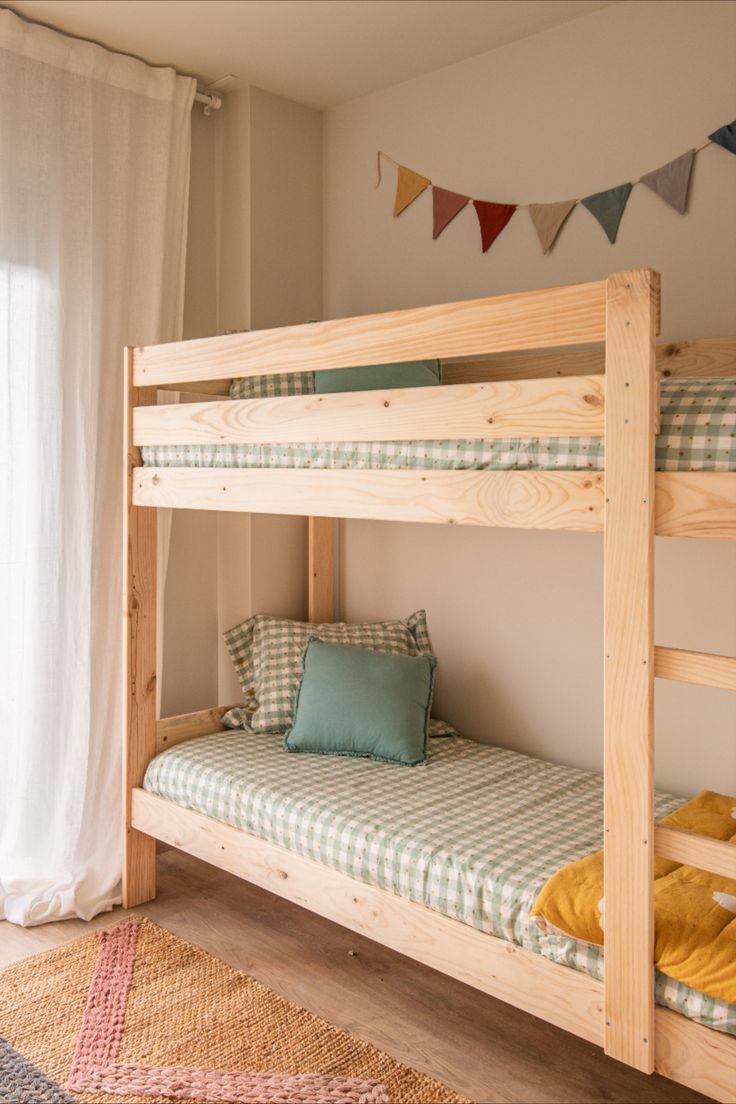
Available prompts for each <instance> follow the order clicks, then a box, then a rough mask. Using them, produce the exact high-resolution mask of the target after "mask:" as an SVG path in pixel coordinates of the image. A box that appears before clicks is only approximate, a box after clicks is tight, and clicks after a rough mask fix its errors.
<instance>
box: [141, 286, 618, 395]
mask: <svg viewBox="0 0 736 1104" xmlns="http://www.w3.org/2000/svg"><path fill="white" fill-rule="evenodd" d="M605 289H606V284H605V281H602V280H599V281H596V282H594V283H590V284H573V285H570V286H568V287H559V288H547V289H543V290H539V291H526V292H521V293H519V294H516V295H499V296H495V297H493V298H489V299H472V300H468V301H466V302H461V303H444V304H441V305H439V306H430V307H413V308H411V309H409V310H402V311H392V312H389V313H386V314H373V315H366V316H364V317H358V318H339V319H334V320H331V321H327V322H315V323H308V324H305V325H301V326H285V327H284V328H283V329H278V330H256V331H254V332H252V333H241V334H226V335H225V336H222V337H207V338H200V339H196V340H194V341H178V342H173V343H170V344H168V345H149V346H146V347H143V348H141V347H139V348H137V349H135V351H134V358H133V363H134V378H135V383H136V385H137V386H139V387H140V386H148V385H150V384H162V383H178V384H181V383H184V382H186V381H189V380H213V379H223V378H226V377H229V376H257V375H270V374H273V373H275V372H296V371H302V372H304V371H311V370H313V369H319V370H320V371H322V370H325V369H332V368H345V367H351V366H354V367H358V366H362V365H368V364H389V363H396V362H399V361H407V360H423V359H426V358H442V357H455V356H475V355H479V354H481V353H493V352H500V351H501V350H513V349H539V348H546V347H549V346H553V345H583V344H588V343H590V342H593V341H602V340H603V338H604V337H605Z"/></svg>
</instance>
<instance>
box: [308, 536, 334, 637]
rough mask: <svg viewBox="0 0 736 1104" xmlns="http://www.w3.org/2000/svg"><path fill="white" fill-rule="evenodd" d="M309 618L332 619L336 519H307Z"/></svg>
mask: <svg viewBox="0 0 736 1104" xmlns="http://www.w3.org/2000/svg"><path fill="white" fill-rule="evenodd" d="M308 595H309V620H310V621H312V622H317V623H319V622H325V621H334V620H335V522H334V520H333V519H332V518H326V517H310V519H309V578H308Z"/></svg>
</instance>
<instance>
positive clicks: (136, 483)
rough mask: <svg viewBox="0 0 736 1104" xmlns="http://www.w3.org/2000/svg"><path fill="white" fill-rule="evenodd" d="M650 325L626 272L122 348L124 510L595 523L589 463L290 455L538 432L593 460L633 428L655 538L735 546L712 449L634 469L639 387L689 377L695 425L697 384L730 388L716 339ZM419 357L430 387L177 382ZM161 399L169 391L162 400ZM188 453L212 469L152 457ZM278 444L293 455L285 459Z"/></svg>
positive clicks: (654, 410)
mask: <svg viewBox="0 0 736 1104" xmlns="http://www.w3.org/2000/svg"><path fill="white" fill-rule="evenodd" d="M658 328H659V280H658V276H657V274H656V273H653V272H651V271H649V270H637V271H635V272H629V273H619V274H616V275H614V276H611V277H609V279H608V280H601V281H595V282H593V283H587V284H578V285H571V286H567V287H561V288H551V289H545V290H540V291H530V292H522V293H520V294H517V295H503V296H497V297H493V298H487V299H476V300H471V301H467V302H460V303H449V304H443V305H440V306H431V307H419V308H412V309H409V310H402V311H395V312H391V313H385V314H376V315H367V316H364V317H357V318H347V319H338V320H334V321H326V322H317V323H307V324H304V325H299V326H288V327H284V328H282V329H276V330H262V331H256V332H246V333H237V334H228V335H225V336H218V337H211V338H201V339H196V340H192V341H181V342H174V343H170V344H165V345H153V346H147V347H138V348H129V349H127V350H126V376H127V384H126V387H127V393H128V402H127V404H126V409H127V412H128V414H127V430H126V441H127V448H128V470H129V477H130V485H129V487H130V502H131V504H132V505H134V506H152V507H179V508H186V509H207V510H236V511H244V512H256V513H282V514H295V515H310V516H324V517H333V518H369V519H376V520H390V521H392V520H400V521H418V522H438V523H444V524H459V525H490V526H510V527H521V528H541V529H564V530H577V531H584V532H596V531H600V530H602V529H603V527H604V514H605V509H604V507H605V499H606V495H605V486H606V474H605V471H604V470H601V467H602V465H603V462H604V461H603V459H600V462H599V463H597V464H591V463H587V464H586V465H585V466H584V467H583V466H581V465H580V464H577V465H574V467H575V470H563V469H562V468H560V467H559V466H558V467H555V468H553V469H552V470H539V468H537V470H513V469H512V470H509V469H504V470H498V469H494V466H493V465H492V464H491V465H480V464H476V463H473V464H472V466H471V464H470V463H469V464H468V465H467V467H465V468H463V469H461V470H457V469H455V470H448V468H449V469H451V468H452V465H449V466H448V467H443V466H442V465H441V466H440V467H439V468H438V467H437V466H436V465H432V464H429V465H423V464H422V463H418V464H416V465H412V466H407V467H397V466H395V463H394V464H392V465H390V467H389V468H388V469H386V468H384V467H382V466H381V465H380V462H376V463H375V464H374V463H373V462H371V464H370V466H368V467H366V466H362V467H360V466H359V467H352V466H350V458H349V456H348V459H347V460H344V459H343V461H342V462H340V466H336V465H335V463H332V461H330V464H331V466H316V467H311V466H309V464H310V460H309V456H310V452H309V449H310V448H311V449H312V451H314V449H325V448H327V449H331V450H333V453H332V455H333V458H334V455H335V454H337V455H338V456H339V455H340V450H341V448H342V446H343V445H346V444H347V443H350V445H351V446H352V447H354V448H356V449H357V448H358V447H359V446H362V445H365V447H366V448H370V449H377V447H378V443H379V442H380V443H381V445H382V446H384V445H388V444H391V445H395V444H396V443H397V442H403V443H405V445H407V446H411V445H412V443H414V444H417V443H419V444H421V445H423V446H426V445H428V444H435V445H440V444H441V445H443V446H447V445H448V444H449V443H452V444H454V445H457V446H459V445H460V443H463V444H464V445H465V446H467V445H482V444H484V443H489V442H491V443H493V442H495V443H497V444H498V443H502V442H506V441H508V440H509V439H514V440H516V441H519V440H521V441H531V440H536V441H539V440H540V439H541V440H542V441H543V442H554V445H555V446H562V448H563V449H564V448H565V447H567V448H569V446H570V442H573V443H576V442H577V443H579V442H580V441H586V442H593V443H594V444H595V447H596V449H597V454H598V456H599V457H603V454H604V450H605V451H607V450H608V449H614V448H615V449H617V450H619V455H621V453H622V452H623V453H625V452H626V451H627V450H628V448H629V443H630V442H631V441H632V440H633V435H639V436H638V438H637V440H639V439H641V440H645V441H646V442H647V443H648V445H651V450H650V451H651V458H652V460H651V467H652V472H651V475H652V479H653V499H654V521H655V531H656V533H657V534H658V535H663V536H699V537H711V538H732V539H733V538H736V470H733V467H732V464H731V461H730V459H729V460H728V461H725V462H724V461H723V459H722V456H721V459H720V460H719V461H716V462H714V463H708V462H706V463H699V464H697V465H694V466H696V467H698V468H699V469H700V470H666V471H658V472H656V473H655V472H654V448H655V439H656V437H657V432H658V428H659V425H658V423H659V409H660V408H659V397H658V386H659V379H660V378H663V379H664V380H668V381H670V380H673V379H674V378H678V379H679V378H682V377H685V376H688V377H696V378H698V379H699V392H700V395H701V398H702V396H703V394H705V395H706V398H705V399H704V400H702V409H699V411H698V414H697V416H696V419H695V420H696V422H697V429H696V432H698V431H700V432H702V429H703V427H704V426H705V427H707V426H708V425H709V418H710V414H709V410H710V408H709V406H708V403H710V402H712V401H713V400H712V399H711V397H710V395H709V394H708V392H707V388H708V380H712V381H713V385H714V394H716V392H717V391H718V386H717V385H719V384H722V383H723V382H724V381H728V379H729V377H731V378H732V379H733V381H734V393H736V341H732V340H715V341H703V342H693V343H689V344H687V345H684V346H683V345H669V346H661V347H659V348H657V346H656V344H655V337H656V333H657V332H658ZM429 359H432V360H437V361H441V362H442V365H443V374H444V382H443V383H442V385H437V386H422V387H392V388H391V389H381V390H366V391H350V392H337V393H327V394H325V393H321V394H290V395H287V396H282V395H279V394H278V393H277V394H275V395H271V394H266V397H260V398H223V397H222V395H220V394H212V395H201V396H200V398H201V399H204V400H205V401H194V402H193V401H191V398H192V395H191V392H202V391H209V390H210V389H213V390H221V383H220V382H218V381H227V382H229V381H230V380H231V379H232V378H233V377H237V378H239V379H240V380H244V381H245V382H246V384H247V383H248V381H249V380H253V379H254V378H258V379H259V380H263V378H269V377H273V378H274V380H280V379H282V378H283V376H284V375H285V374H291V373H298V374H302V375H303V374H305V373H312V372H315V371H318V372H320V373H327V372H330V371H332V370H335V369H341V368H356V369H358V368H364V367H366V368H367V367H369V366H375V365H377V364H396V365H401V364H405V363H406V362H409V361H419V360H429ZM665 387H671V383H670V382H668V383H667V384H665ZM704 389H705V391H704ZM172 390H173V391H179V392H182V393H185V394H182V398H184V397H186V400H187V401H186V402H182V403H170V402H167V401H166V391H172ZM275 390H276V391H277V392H278V388H275ZM261 393H263V392H261ZM722 393H723V388H722V387H721V394H722ZM173 397H174V396H171V398H173ZM162 400H163V402H162ZM730 400H731V393H730V392H729V402H730ZM734 405H735V406H736V402H735V404H734ZM720 410H721V416H720V430H719V433H720V434H721V438H720V440H719V441H718V442H717V445H718V446H721V447H722V446H723V443H724V438H725V439H726V443H727V446H728V448H727V455H728V457H729V458H730V457H731V456H734V455H736V453H734V450H733V446H734V434H735V433H736V413H734V407H732V406H731V405H728V407H727V410H726V413H725V414H724V413H723V410H724V407H723V404H721V406H720ZM678 417H679V415H676V416H675V419H677V418H678ZM732 422H733V424H731V423H732ZM680 429H682V426H681V427H680ZM208 446H216V447H217V449H218V450H219V453H218V459H216V460H215V464H216V466H199V467H186V466H164V464H163V463H160V462H157V459H156V458H157V457H161V456H163V455H165V453H166V450H167V449H168V450H171V449H173V448H177V449H182V448H194V447H202V448H203V449H204V450H205V452H206V450H207V447H208ZM228 448H230V449H231V451H230V452H228ZM239 448H243V449H248V448H250V449H251V452H253V450H255V455H256V456H259V455H261V453H259V451H258V450H267V449H268V448H272V449H274V450H276V451H277V452H279V451H280V455H279V459H278V463H279V465H283V464H290V463H295V465H301V466H278V467H263V466H247V467H243V466H239V464H240V461H239V460H238V459H228V457H230V456H233V455H234V453H236V452H237V449H239ZM141 449H142V450H143V452H144V455H145V456H146V457H147V460H148V462H147V463H145V464H144V463H142V457H141ZM289 450H292V452H293V453H294V454H295V455H297V450H307V451H306V452H302V453H299V454H298V459H297V460H296V461H289V459H288V456H289ZM210 451H212V449H210ZM384 451H385V450H384ZM556 451H558V452H559V449H558V448H556ZM635 451H636V450H635ZM377 455H379V456H380V455H382V452H381V449H378V452H377ZM473 455H475V454H473ZM610 455H611V456H612V455H613V452H611V453H610ZM223 456H224V457H225V460H224V461H223V459H222V458H223ZM305 456H306V459H305ZM151 457H153V462H152V463H151V460H150V458H151ZM285 457H286V459H285ZM174 463H176V462H174ZM251 463H256V464H258V463H259V461H258V460H256V461H253V460H252V459H251V460H250V461H249V464H251ZM647 463H649V461H648V460H647ZM675 466H677V465H675ZM479 467H482V468H483V470H478V468H479ZM708 468H710V469H711V470H706V469H708ZM714 469H715V470H714Z"/></svg>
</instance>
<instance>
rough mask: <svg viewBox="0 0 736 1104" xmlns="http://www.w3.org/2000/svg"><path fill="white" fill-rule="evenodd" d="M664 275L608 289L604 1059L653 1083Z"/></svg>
mask: <svg viewBox="0 0 736 1104" xmlns="http://www.w3.org/2000/svg"><path fill="white" fill-rule="evenodd" d="M658 312H659V275H658V273H656V272H650V271H647V270H643V271H637V272H622V273H618V274H616V275H615V276H611V277H610V278H609V280H608V291H607V308H606V414H605V417H606V425H605V433H606V436H605V445H606V476H605V496H606V508H605V528H604V563H605V570H604V643H605V661H604V662H605V668H604V670H605V675H604V712H605V723H604V820H605V834H604V899H605V989H604V993H605V997H604V1003H605V1050H606V1054H609V1055H610V1056H611V1057H612V1058H617V1059H618V1060H619V1061H621V1062H626V1063H627V1064H628V1065H630V1066H634V1067H636V1068H637V1069H640V1070H642V1071H643V1072H644V1073H652V1072H653V1070H654V1061H655V1040H654V886H653V879H654V444H655V433H656V423H657V415H658V381H657V371H656V346H655V336H656V331H657V318H658Z"/></svg>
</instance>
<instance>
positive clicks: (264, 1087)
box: [78, 1063, 391, 1104]
mask: <svg viewBox="0 0 736 1104" xmlns="http://www.w3.org/2000/svg"><path fill="white" fill-rule="evenodd" d="M78 1088H82V1086H78ZM83 1088H84V1091H85V1092H100V1093H103V1092H104V1093H111V1094H115V1095H126V1096H127V1095H128V1094H130V1095H131V1096H133V1095H135V1096H166V1097H168V1098H169V1099H171V1100H206V1101H207V1102H208V1104H282V1102H283V1104H311V1102H314V1104H391V1101H390V1098H389V1096H388V1094H387V1092H386V1089H385V1087H384V1085H383V1084H382V1083H381V1082H380V1081H363V1080H359V1079H357V1078H352V1077H331V1076H329V1075H326V1074H319V1073H303V1074H293V1075H290V1074H278V1073H236V1072H228V1071H226V1070H214V1069H197V1068H191V1067H187V1066H138V1065H128V1064H122V1063H121V1064H119V1065H114V1066H110V1067H109V1068H108V1069H105V1070H100V1071H99V1073H95V1074H90V1075H88V1076H87V1077H86V1078H85V1079H84V1086H83Z"/></svg>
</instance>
